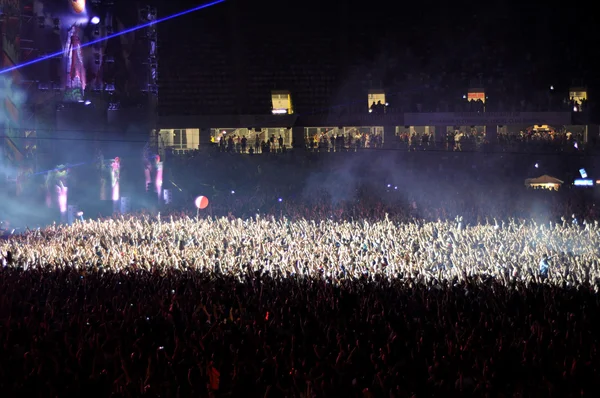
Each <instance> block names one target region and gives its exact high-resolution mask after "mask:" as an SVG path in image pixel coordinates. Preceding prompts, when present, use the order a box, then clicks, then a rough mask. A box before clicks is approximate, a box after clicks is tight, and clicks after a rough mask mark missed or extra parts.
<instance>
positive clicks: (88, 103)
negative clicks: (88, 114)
mask: <svg viewBox="0 0 600 398" xmlns="http://www.w3.org/2000/svg"><path fill="white" fill-rule="evenodd" d="M91 103H92V101H90V100H86V101H85V102H84V104H85V105H91Z"/></svg>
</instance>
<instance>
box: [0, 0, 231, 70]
mask: <svg viewBox="0 0 600 398" xmlns="http://www.w3.org/2000/svg"><path fill="white" fill-rule="evenodd" d="M224 2H225V0H215V1H213V2H211V3H206V4H202V5H201V6H198V7H194V8H190V9H189V10H186V11H181V12H178V13H177V14H173V15H169V16H168V17H164V18H160V19H157V20H156V21H152V22H147V23H145V24H142V25H138V26H134V27H133V28H129V29H125V30H123V31H121V32H117V33H113V34H112V35H108V36H106V37H101V38H99V39H96V40H92V41H90V42H87V43H85V44H82V45H80V46H79V47H80V48H84V47H89V46H93V45H94V44H97V43H100V42H103V41H105V40H109V39H114V38H115V37H119V36H121V35H124V34H127V33H131V32H135V31H137V30H140V29H144V28H147V27H148V26H152V25H156V24H158V23H161V22H165V21H168V20H169V19H173V18H177V17H181V16H183V15H187V14H191V13H193V12H196V11H200V10H202V9H204V8H208V7H211V6H214V5H217V4H219V3H224ZM62 55H63V50H60V51H57V52H55V53H53V54H48V55H44V56H43V57H40V58H36V59H32V60H31V61H27V62H23V63H22V64H19V65H15V66H11V67H10V68H5V69H2V70H0V75H2V74H4V73H7V72H12V71H13V70H17V69H20V68H23V67H25V66H29V65H33V64H37V63H38V62H42V61H45V60H47V59H50V58H55V57H60V56H62Z"/></svg>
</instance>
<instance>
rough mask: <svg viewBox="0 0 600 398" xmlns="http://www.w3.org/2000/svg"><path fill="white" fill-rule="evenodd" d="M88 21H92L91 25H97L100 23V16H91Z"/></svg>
mask: <svg viewBox="0 0 600 398" xmlns="http://www.w3.org/2000/svg"><path fill="white" fill-rule="evenodd" d="M90 22H91V23H92V25H98V24H99V23H100V18H98V17H92V19H90Z"/></svg>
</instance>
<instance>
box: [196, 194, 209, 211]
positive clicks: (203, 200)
mask: <svg viewBox="0 0 600 398" xmlns="http://www.w3.org/2000/svg"><path fill="white" fill-rule="evenodd" d="M194 204H195V205H196V207H197V208H199V209H206V208H207V207H208V198H207V197H206V196H198V197H197V198H196V200H195V201H194Z"/></svg>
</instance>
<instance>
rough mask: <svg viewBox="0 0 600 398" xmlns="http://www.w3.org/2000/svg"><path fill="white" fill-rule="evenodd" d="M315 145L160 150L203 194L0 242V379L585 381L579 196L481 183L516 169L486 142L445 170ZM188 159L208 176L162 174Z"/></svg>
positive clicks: (563, 388) (558, 391) (278, 393)
mask: <svg viewBox="0 0 600 398" xmlns="http://www.w3.org/2000/svg"><path fill="white" fill-rule="evenodd" d="M313 156H315V155H311V154H306V157H302V156H298V155H293V154H289V155H282V156H275V157H267V158H263V157H255V158H251V157H240V156H230V155H228V154H223V153H217V154H207V155H205V156H196V157H185V158H179V159H173V158H171V159H169V160H168V161H169V162H170V164H171V165H172V167H171V170H172V173H171V174H169V173H167V175H166V176H165V182H166V183H170V182H172V183H173V184H172V185H174V186H175V187H177V188H179V189H181V192H178V193H177V195H179V196H180V197H181V198H183V199H182V203H187V202H188V201H190V199H191V198H192V199H193V196H194V195H192V189H191V187H194V186H195V187H202V188H201V189H202V190H204V191H205V192H206V195H207V196H208V197H209V198H210V200H211V202H210V205H209V207H208V208H207V209H204V210H200V211H198V212H197V211H196V210H191V209H190V208H189V207H190V206H188V207H187V210H185V209H184V207H185V206H181V204H180V203H173V204H172V205H170V206H167V207H165V208H163V209H161V213H158V212H154V213H151V214H150V213H142V214H126V215H122V216H121V215H118V216H114V217H111V218H104V219H97V220H93V219H84V220H83V221H81V220H79V221H77V222H75V223H74V224H73V225H71V226H66V225H58V224H57V225H51V226H48V227H45V228H39V229H38V228H33V227H32V228H31V229H27V230H25V231H24V232H23V233H21V234H15V235H13V236H10V237H9V238H8V239H5V240H2V241H0V260H2V265H3V267H2V269H1V271H0V284H1V286H2V287H1V288H2V294H1V295H0V300H2V305H0V339H1V340H2V342H3V344H2V345H0V350H1V353H0V388H2V391H5V392H6V395H7V396H31V397H64V396H80V395H85V396H98V397H108V396H114V397H139V396H144V397H188V396H189V397H192V396H215V397H216V396H232V397H238V396H244V397H246V396H247V397H254V396H256V397H265V396H267V397H337V396H348V397H379V396H382V397H383V396H386V397H398V398H399V397H421V396H435V397H438V396H507V397H508V396H539V397H546V396H548V397H550V396H558V397H570V396H582V395H583V396H590V395H592V394H593V391H596V390H597V388H598V381H597V380H600V378H599V376H600V375H599V374H598V363H599V362H598V351H597V350H598V348H597V346H598V337H597V336H599V335H600V326H599V325H600V319H599V315H598V314H600V311H599V310H600V302H599V301H598V289H599V288H600V279H599V277H600V274H599V273H600V264H599V261H598V247H600V226H599V225H598V223H597V219H598V216H597V212H596V211H595V206H594V204H593V201H592V200H589V198H585V197H582V196H581V195H580V194H579V193H578V192H579V191H574V190H573V189H569V188H568V187H565V188H563V189H561V192H539V191H527V190H525V188H524V187H523V186H522V182H518V183H515V185H514V186H510V188H505V189H504V191H505V192H504V195H500V194H499V193H498V192H499V191H498V190H497V189H494V187H495V186H498V185H501V184H507V181H509V180H511V179H516V176H515V173H512V174H511V173H507V172H506V173H504V174H505V176H504V177H503V178H504V179H503V178H501V177H499V175H501V174H503V172H502V170H503V169H502V167H503V165H502V164H501V161H495V160H490V158H489V157H488V158H487V160H481V162H477V164H478V165H479V168H477V169H476V168H474V167H473V165H472V161H471V160H470V159H471V158H460V159H459V160H457V161H456V162H458V163H456V164H455V167H453V168H451V169H450V168H447V169H446V168H444V167H447V164H446V166H444V167H442V163H443V162H442V160H441V159H440V162H442V163H440V164H437V163H435V162H434V163H431V162H430V163H429V167H423V164H425V163H423V162H416V161H415V163H411V160H410V159H405V160H404V161H403V163H402V173H403V174H405V177H404V179H401V178H400V179H399V178H398V177H394V175H392V174H390V173H386V172H383V171H382V172H379V173H377V170H379V169H378V167H381V166H383V165H386V166H390V165H391V163H389V162H391V160H385V161H383V160H381V159H378V160H373V158H368V159H363V160H361V159H359V158H358V157H357V156H358V155H354V154H349V155H348V156H352V157H351V159H352V161H351V162H350V163H344V164H338V165H337V166H332V165H331V164H328V163H327V162H329V161H323V160H319V159H318V158H317V157H313ZM503 156H504V155H503ZM461 159H462V160H461ZM338 160H339V159H338ZM361 161H366V162H367V163H370V164H371V165H370V166H369V167H367V168H366V169H364V170H363V166H361V163H360V162H361ZM530 161H531V159H530V158H529V159H528V160H527V162H530ZM204 162H208V163H211V164H213V165H215V167H214V168H212V169H211V170H212V171H211V172H210V173H196V174H194V175H190V174H189V173H188V174H185V178H183V177H180V178H177V177H178V176H182V175H184V174H183V173H178V172H179V171H181V170H189V169H191V168H195V169H196V170H208V169H207V168H206V166H207V165H208V163H206V164H205V163H204ZM220 162H223V163H224V164H225V163H226V164H227V167H224V166H223V165H220ZM323 162H325V163H326V164H323ZM527 162H526V163H527ZM526 163H523V164H526ZM308 164H312V166H311V167H308ZM315 164H316V166H315ZM444 164H445V163H444ZM515 164H516V163H515V162H511V168H514V166H515ZM222 166H223V167H222ZM327 166H331V168H330V169H329V168H328V167H327ZM351 166H356V167H357V168H359V169H361V170H363V171H364V172H365V173H366V175H364V176H361V174H360V173H358V172H356V171H355V170H354V169H353V168H352V167H351ZM319 169H321V170H323V169H327V170H330V172H329V173H325V172H322V173H320V172H318V170H319ZM489 169H494V170H495V172H496V174H494V175H495V176H496V177H497V178H496V179H494V180H492V181H487V178H486V177H487V174H486V173H487V171H488V170H489ZM302 170H306V172H304V174H303V173H302ZM507 170H508V169H507ZM440 171H442V172H441V173H440ZM533 172H537V171H533ZM409 174H414V175H416V176H417V177H416V178H414V179H409V178H408V177H406V175H409ZM517 174H518V173H517ZM435 175H438V177H437V178H436V177H435ZM440 175H441V177H440ZM209 176H210V177H209ZM286 176H288V177H289V176H294V178H295V180H294V182H295V183H296V184H294V183H291V182H290V181H287V180H286ZM394 178H396V179H394ZM419 181H430V182H431V183H430V184H426V183H423V182H421V183H419ZM396 184H397V185H396ZM297 185H300V186H301V187H302V189H301V190H298V189H295V188H294V187H295V186H297ZM506 186H508V185H505V187H506ZM517 186H518V188H520V189H517ZM376 187H378V188H376ZM407 187H412V188H413V189H408V188H407ZM475 187H478V188H479V192H477V191H476V189H475ZM411 191H414V192H412V193H410V194H409V192H411ZM193 192H194V194H195V193H198V192H196V191H193ZM436 192H437V194H436ZM467 192H468V193H469V194H468V195H467V194H466V193H467ZM190 202H191V201H190Z"/></svg>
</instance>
